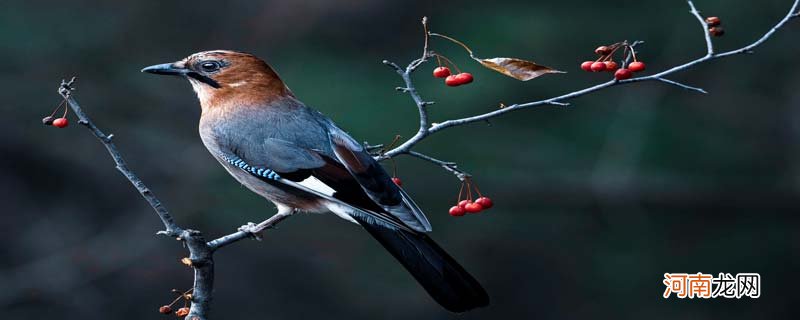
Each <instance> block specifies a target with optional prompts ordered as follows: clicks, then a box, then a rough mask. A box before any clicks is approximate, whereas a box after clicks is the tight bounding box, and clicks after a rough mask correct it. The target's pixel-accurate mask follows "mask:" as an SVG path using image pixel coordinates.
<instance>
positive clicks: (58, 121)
mask: <svg viewBox="0 0 800 320" xmlns="http://www.w3.org/2000/svg"><path fill="white" fill-rule="evenodd" d="M67 125H69V121H68V120H67V118H58V119H55V120H53V126H55V127H58V128H63V127H66V126H67Z"/></svg>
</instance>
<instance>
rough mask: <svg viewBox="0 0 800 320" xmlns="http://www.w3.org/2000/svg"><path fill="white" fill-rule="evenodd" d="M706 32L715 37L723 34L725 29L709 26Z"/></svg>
mask: <svg viewBox="0 0 800 320" xmlns="http://www.w3.org/2000/svg"><path fill="white" fill-rule="evenodd" d="M708 33H710V34H711V35H712V36H715V37H721V36H724V35H725V29H722V27H711V29H708Z"/></svg>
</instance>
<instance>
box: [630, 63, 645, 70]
mask: <svg viewBox="0 0 800 320" xmlns="http://www.w3.org/2000/svg"><path fill="white" fill-rule="evenodd" d="M644 68H645V65H644V62H641V61H634V62H631V64H629V65H628V69H630V70H631V71H633V72H639V71H642V70H644Z"/></svg>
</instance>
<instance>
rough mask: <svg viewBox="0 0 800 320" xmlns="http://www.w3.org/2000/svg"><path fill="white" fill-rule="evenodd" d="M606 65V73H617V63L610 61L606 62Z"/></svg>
mask: <svg viewBox="0 0 800 320" xmlns="http://www.w3.org/2000/svg"><path fill="white" fill-rule="evenodd" d="M605 64H606V71H608V72H614V71H617V67H618V66H617V63H616V62H614V61H611V60H608V61H606V62H605Z"/></svg>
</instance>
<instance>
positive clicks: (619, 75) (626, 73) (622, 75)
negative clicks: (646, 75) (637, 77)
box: [614, 69, 633, 80]
mask: <svg viewBox="0 0 800 320" xmlns="http://www.w3.org/2000/svg"><path fill="white" fill-rule="evenodd" d="M631 77H633V72H631V70H630V69H619V70H617V72H614V78H616V79H617V80H625V79H630V78H631Z"/></svg>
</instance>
